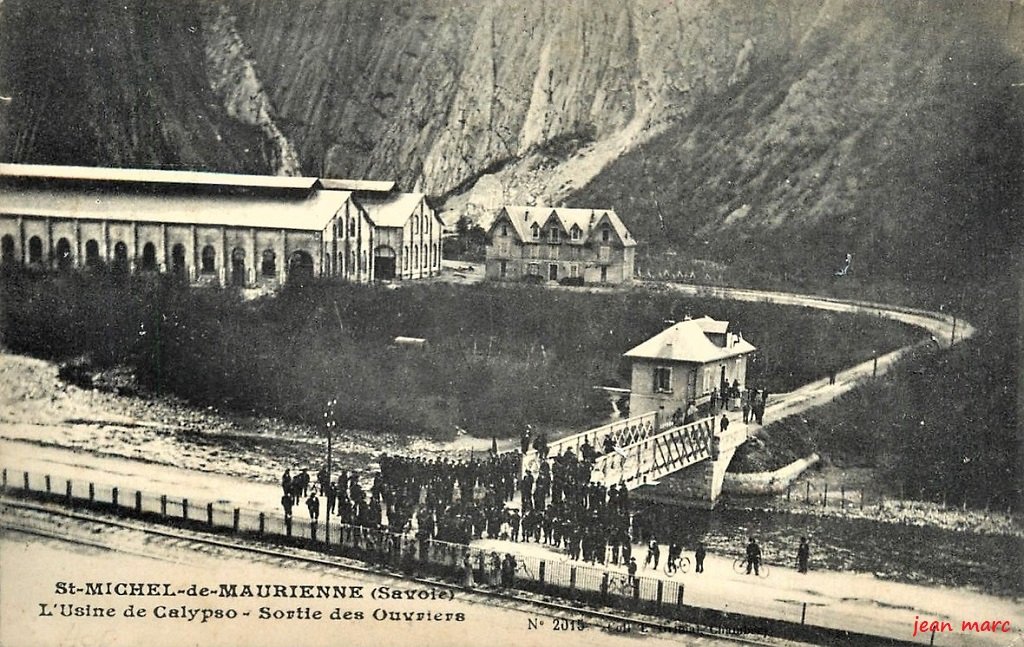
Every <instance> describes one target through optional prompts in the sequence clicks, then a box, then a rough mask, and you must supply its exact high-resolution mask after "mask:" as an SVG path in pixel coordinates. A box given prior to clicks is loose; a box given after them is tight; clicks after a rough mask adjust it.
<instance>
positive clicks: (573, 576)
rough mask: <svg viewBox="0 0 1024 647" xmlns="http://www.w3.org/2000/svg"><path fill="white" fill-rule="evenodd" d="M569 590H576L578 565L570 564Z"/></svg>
mask: <svg viewBox="0 0 1024 647" xmlns="http://www.w3.org/2000/svg"><path fill="white" fill-rule="evenodd" d="M569 590H570V591H575V590H576V567H575V566H570V567H569Z"/></svg>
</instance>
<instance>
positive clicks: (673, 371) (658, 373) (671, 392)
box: [625, 316, 757, 415]
mask: <svg viewBox="0 0 1024 647" xmlns="http://www.w3.org/2000/svg"><path fill="white" fill-rule="evenodd" d="M756 350H757V349H756V348H755V347H754V346H753V345H752V344H751V343H750V342H748V341H746V340H745V339H743V336H742V335H741V334H740V333H734V332H730V331H729V322H728V321H717V320H715V319H712V318H711V317H706V316H705V317H702V318H700V319H690V320H687V321H680V322H679V323H677V324H674V325H673V326H671V327H669V328H667V329H665V330H663V331H661V332H660V333H658V334H657V335H655V336H654V337H651V338H650V339H648V340H647V341H645V342H643V343H642V344H640V345H639V346H636V347H635V348H633V349H631V350H629V351H627V352H626V353H625V357H628V358H630V359H631V360H632V361H633V370H632V380H631V387H632V394H631V395H630V405H629V409H630V414H631V415H640V414H643V413H647V412H650V411H662V412H665V413H666V414H671V413H672V412H673V411H675V410H676V409H683V410H685V409H686V407H687V405H688V404H689V403H690V402H691V401H695V402H698V403H700V401H702V399H703V398H705V397H706V396H708V395H709V394H710V393H711V392H712V391H713V390H714V389H716V388H718V389H721V386H722V384H728V385H731V384H732V383H733V381H734V380H736V381H738V382H739V384H741V385H743V384H745V383H746V377H747V358H748V357H749V356H750V354H751V353H753V352H754V351H756Z"/></svg>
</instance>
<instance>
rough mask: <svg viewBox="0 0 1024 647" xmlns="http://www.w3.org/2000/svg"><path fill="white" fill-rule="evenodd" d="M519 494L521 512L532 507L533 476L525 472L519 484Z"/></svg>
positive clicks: (527, 471)
mask: <svg viewBox="0 0 1024 647" xmlns="http://www.w3.org/2000/svg"><path fill="white" fill-rule="evenodd" d="M519 492H520V494H521V495H522V501H523V512H525V511H527V510H529V509H530V508H532V507H533V474H532V473H531V472H530V470H526V475H525V476H523V480H522V482H521V483H520V484H519Z"/></svg>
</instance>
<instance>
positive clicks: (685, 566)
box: [679, 557, 690, 573]
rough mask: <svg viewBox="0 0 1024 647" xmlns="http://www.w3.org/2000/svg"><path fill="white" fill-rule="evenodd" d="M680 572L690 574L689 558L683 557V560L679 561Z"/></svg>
mask: <svg viewBox="0 0 1024 647" xmlns="http://www.w3.org/2000/svg"><path fill="white" fill-rule="evenodd" d="M679 572H680V573H689V572H690V558H689V557H683V558H682V559H680V560H679Z"/></svg>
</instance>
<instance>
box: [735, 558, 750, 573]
mask: <svg viewBox="0 0 1024 647" xmlns="http://www.w3.org/2000/svg"><path fill="white" fill-rule="evenodd" d="M732 570H734V571H736V572H737V573H740V574H743V573H746V572H747V560H746V559H745V558H743V557H737V558H736V561H734V562H733V563H732Z"/></svg>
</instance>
